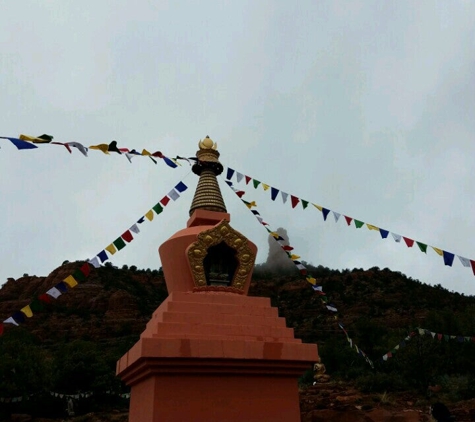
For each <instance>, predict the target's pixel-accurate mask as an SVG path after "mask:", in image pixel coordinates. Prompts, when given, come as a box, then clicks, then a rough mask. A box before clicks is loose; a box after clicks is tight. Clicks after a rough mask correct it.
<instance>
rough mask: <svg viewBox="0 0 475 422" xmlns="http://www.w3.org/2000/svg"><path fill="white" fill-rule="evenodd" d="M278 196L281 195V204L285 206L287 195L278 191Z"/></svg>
mask: <svg viewBox="0 0 475 422" xmlns="http://www.w3.org/2000/svg"><path fill="white" fill-rule="evenodd" d="M280 194H281V195H282V202H283V203H284V204H285V203H286V202H287V197H288V196H289V194H288V193H285V192H282V191H280Z"/></svg>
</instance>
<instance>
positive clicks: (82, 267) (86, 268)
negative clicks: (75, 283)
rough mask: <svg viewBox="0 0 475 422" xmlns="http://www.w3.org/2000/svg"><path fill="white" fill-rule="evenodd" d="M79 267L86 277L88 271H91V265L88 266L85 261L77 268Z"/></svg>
mask: <svg viewBox="0 0 475 422" xmlns="http://www.w3.org/2000/svg"><path fill="white" fill-rule="evenodd" d="M79 269H80V271H81V272H82V273H83V274H84V276H85V277H87V276H88V275H89V273H90V272H91V267H90V266H89V264H88V263H87V262H85V263H84V264H82V266H81V268H79Z"/></svg>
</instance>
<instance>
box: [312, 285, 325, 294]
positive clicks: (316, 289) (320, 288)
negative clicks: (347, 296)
mask: <svg viewBox="0 0 475 422" xmlns="http://www.w3.org/2000/svg"><path fill="white" fill-rule="evenodd" d="M312 289H313V290H315V291H316V292H322V293H323V287H322V286H312Z"/></svg>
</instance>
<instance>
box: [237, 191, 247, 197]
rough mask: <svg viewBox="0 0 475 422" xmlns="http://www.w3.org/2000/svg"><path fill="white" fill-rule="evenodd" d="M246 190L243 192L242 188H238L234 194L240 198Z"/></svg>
mask: <svg viewBox="0 0 475 422" xmlns="http://www.w3.org/2000/svg"><path fill="white" fill-rule="evenodd" d="M245 193H246V192H244V191H243V190H238V191H237V192H236V195H237V196H239V198H242V196H243V195H244V194H245Z"/></svg>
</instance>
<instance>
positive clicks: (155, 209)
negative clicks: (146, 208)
mask: <svg viewBox="0 0 475 422" xmlns="http://www.w3.org/2000/svg"><path fill="white" fill-rule="evenodd" d="M152 210H154V211H155V212H156V213H157V215H158V214H160V213H161V212H162V211H163V207H162V206H161V205H160V202H158V203H157V204H156V205H155V206H154V207H153V208H152ZM150 221H152V220H150Z"/></svg>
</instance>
